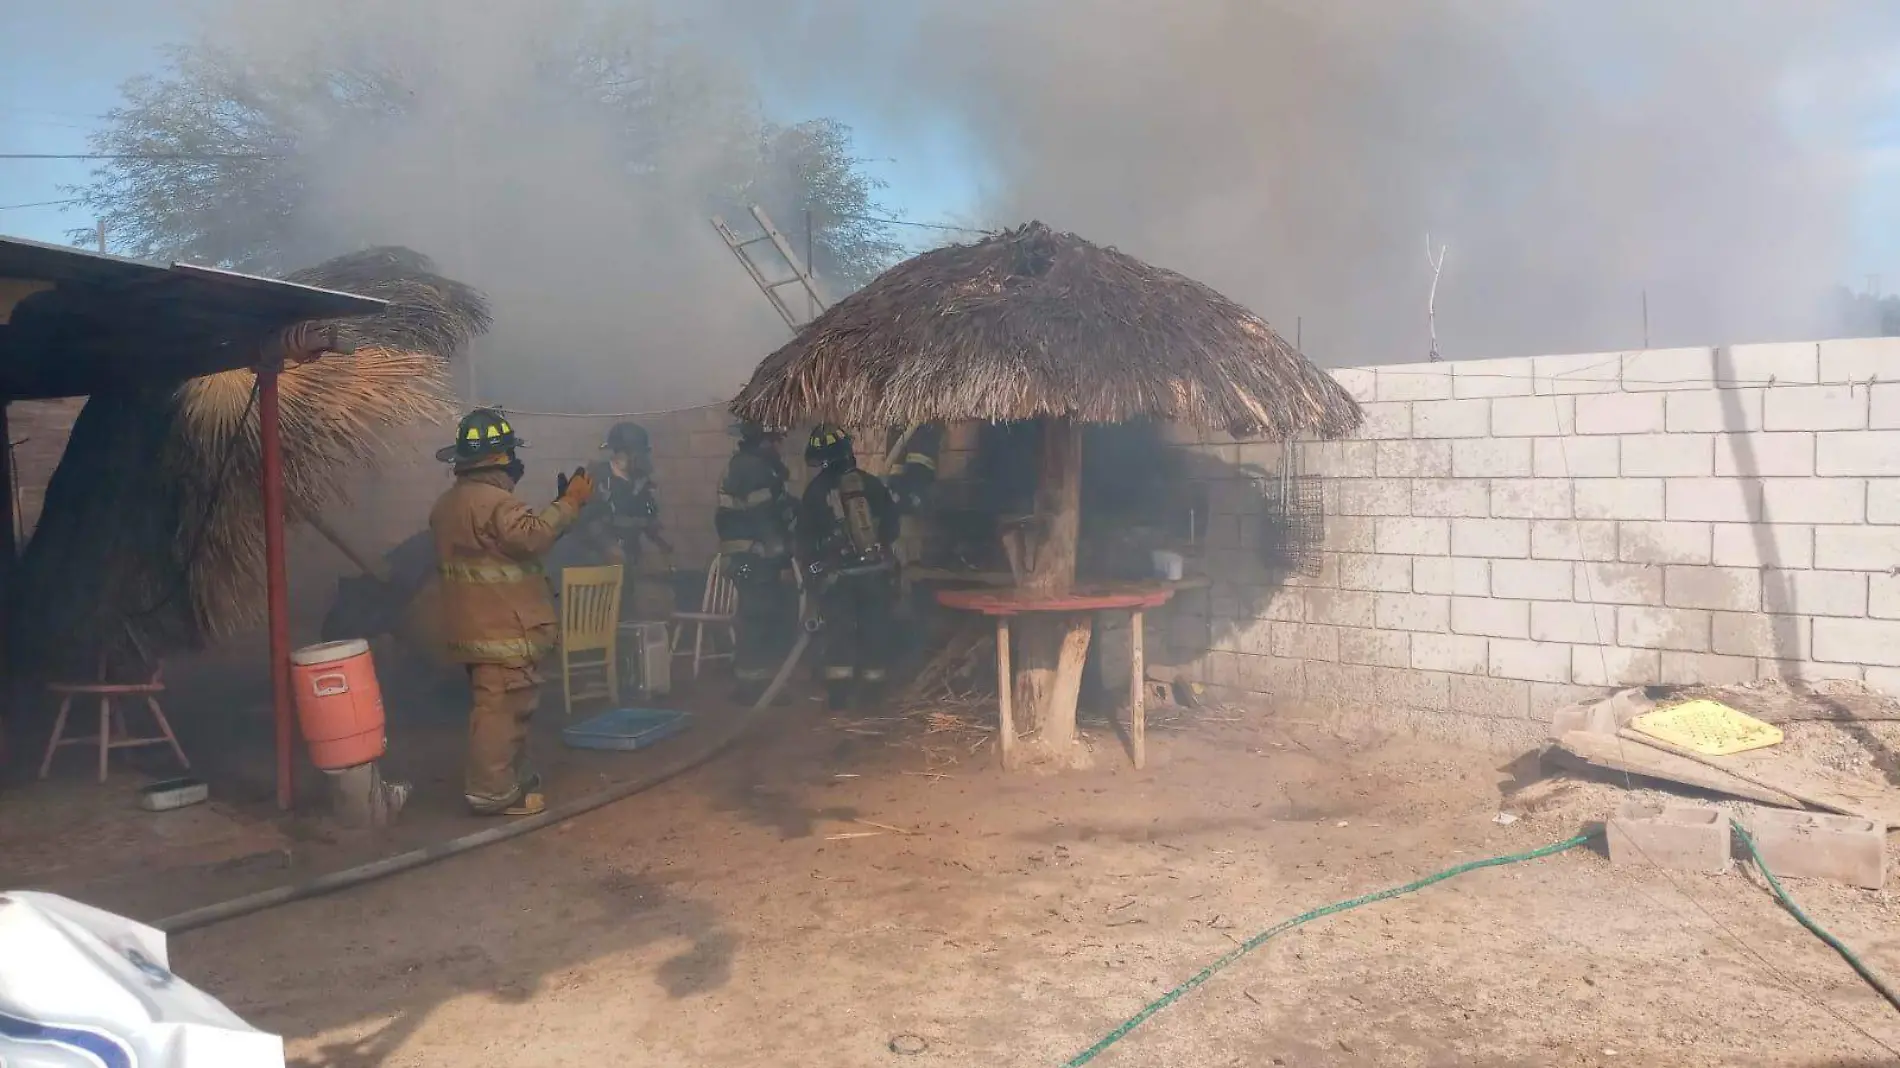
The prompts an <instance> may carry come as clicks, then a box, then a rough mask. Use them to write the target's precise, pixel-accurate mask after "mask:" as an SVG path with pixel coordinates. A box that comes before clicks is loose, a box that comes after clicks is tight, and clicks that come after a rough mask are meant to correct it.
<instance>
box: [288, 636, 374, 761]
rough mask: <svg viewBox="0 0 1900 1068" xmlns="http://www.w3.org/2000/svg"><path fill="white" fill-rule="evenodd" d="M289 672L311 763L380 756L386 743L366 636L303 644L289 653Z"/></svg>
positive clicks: (369, 758) (298, 716) (370, 758)
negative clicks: (302, 646) (319, 643)
mask: <svg viewBox="0 0 1900 1068" xmlns="http://www.w3.org/2000/svg"><path fill="white" fill-rule="evenodd" d="M290 675H291V689H292V691H293V692H294V693H295V694H296V697H297V721H298V723H299V724H300V725H301V726H302V727H303V740H304V743H305V744H306V745H308V746H309V747H310V762H311V763H312V764H315V765H316V766H317V767H318V768H320V769H322V770H324V771H335V770H340V769H343V768H354V767H357V766H358V765H362V764H368V763H370V762H371V761H374V760H377V759H380V758H381V757H382V755H383V753H384V751H385V750H387V749H388V747H389V745H388V737H387V736H386V735H385V734H384V732H383V691H382V687H381V686H379V685H378V684H377V682H376V664H375V662H374V661H373V660H372V659H371V658H370V652H369V643H368V642H366V641H364V640H362V639H361V638H354V639H351V640H349V641H341V642H324V643H323V644H321V645H308V646H305V647H304V648H302V649H299V650H297V651H296V652H294V653H292V654H290Z"/></svg>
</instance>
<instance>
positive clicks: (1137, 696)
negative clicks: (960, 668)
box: [937, 582, 1181, 768]
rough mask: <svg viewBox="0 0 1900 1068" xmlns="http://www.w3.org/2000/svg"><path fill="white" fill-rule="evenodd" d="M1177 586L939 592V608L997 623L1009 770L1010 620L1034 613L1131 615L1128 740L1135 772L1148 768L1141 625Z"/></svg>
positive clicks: (1012, 740) (1000, 706)
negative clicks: (1049, 590)
mask: <svg viewBox="0 0 1900 1068" xmlns="http://www.w3.org/2000/svg"><path fill="white" fill-rule="evenodd" d="M1180 585H1181V584H1180V583H1176V582H1118V583H1099V584H1082V585H1078V586H1074V587H1071V588H1070V589H1069V590H1067V591H1066V592H1063V593H1049V592H1044V591H1040V590H1030V589H1023V588H1021V587H1009V588H1007V589H994V588H977V589H960V590H938V591H937V603H938V604H941V605H943V606H944V607H945V608H953V609H956V610H958V611H961V612H976V613H979V614H981V615H985V616H991V617H994V618H995V620H996V712H997V730H998V735H999V737H1000V739H1001V744H1000V745H999V746H998V747H997V748H998V754H999V755H1000V756H1001V758H1002V761H1003V766H1004V767H1009V766H1010V751H1011V750H1012V749H1013V748H1014V747H1015V744H1016V724H1015V719H1014V716H1013V714H1012V711H1011V709H1010V698H1011V693H1010V691H1011V689H1012V686H1013V683H1014V681H1015V680H1014V678H1013V676H1012V675H1011V672H1010V669H1009V621H1010V617H1012V616H1019V615H1027V614H1030V613H1034V612H1113V611H1126V612H1127V613H1128V614H1129V631H1128V635H1129V637H1128V643H1129V657H1128V716H1129V723H1128V740H1129V744H1130V747H1131V748H1132V749H1133V750H1134V760H1135V767H1137V768H1140V767H1144V766H1146V765H1147V763H1148V738H1147V733H1148V722H1147V700H1146V698H1147V694H1146V687H1145V686H1144V685H1143V683H1144V678H1145V676H1146V674H1147V669H1146V667H1145V665H1144V664H1143V662H1142V659H1143V658H1142V629H1141V626H1142V621H1141V616H1142V613H1143V612H1144V611H1146V610H1147V609H1150V608H1158V607H1160V606H1161V605H1164V604H1166V603H1168V599H1169V598H1170V597H1173V596H1174V591H1175V590H1177V589H1179V588H1180Z"/></svg>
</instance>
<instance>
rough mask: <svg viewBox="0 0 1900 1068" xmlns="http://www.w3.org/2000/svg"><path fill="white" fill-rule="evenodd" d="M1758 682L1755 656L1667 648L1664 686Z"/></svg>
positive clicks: (1663, 660) (1663, 676) (1663, 674)
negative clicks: (1685, 651) (1756, 680)
mask: <svg viewBox="0 0 1900 1068" xmlns="http://www.w3.org/2000/svg"><path fill="white" fill-rule="evenodd" d="M1753 681H1755V659H1754V658H1753V657H1748V656H1717V655H1715V654H1714V653H1678V652H1671V651H1668V650H1664V651H1663V654H1662V684H1663V685H1664V686H1732V685H1735V684H1737V683H1743V682H1753Z"/></svg>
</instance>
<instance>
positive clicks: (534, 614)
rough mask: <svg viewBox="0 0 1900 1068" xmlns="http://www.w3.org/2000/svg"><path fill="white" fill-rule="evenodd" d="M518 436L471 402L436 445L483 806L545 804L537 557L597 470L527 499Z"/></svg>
mask: <svg viewBox="0 0 1900 1068" xmlns="http://www.w3.org/2000/svg"><path fill="white" fill-rule="evenodd" d="M522 445H523V442H522V441H521V439H520V438H519V437H517V436H516V435H515V430H514V427H512V426H510V425H509V423H508V417H507V416H506V415H504V414H503V413H502V412H500V411H498V410H496V409H493V408H477V409H476V410H474V411H472V412H470V413H469V414H468V415H467V416H466V417H464V418H463V419H462V421H461V423H460V424H459V425H458V426H457V427H456V430H455V444H453V445H450V446H448V447H447V448H444V449H442V450H440V451H439V452H437V453H436V459H438V460H441V461H443V462H444V463H452V464H454V465H455V484H454V485H452V486H450V487H449V489H448V492H446V493H444V494H443V495H442V496H441V498H440V499H439V500H437V501H436V502H435V508H434V510H433V511H431V512H430V513H429V530H430V532H431V533H432V534H433V535H434V537H435V552H436V561H437V563H436V566H437V568H438V570H439V572H440V574H441V578H442V624H443V631H444V637H445V639H446V641H447V645H448V652H449V655H450V656H451V657H452V658H453V659H455V660H457V661H459V662H461V663H462V664H464V665H466V667H467V670H468V681H469V687H470V689H471V690H473V692H474V701H473V707H472V708H471V710H470V712H469V720H468V764H467V769H466V775H465V778H464V781H463V787H462V793H463V796H464V798H465V799H466V800H467V802H468V806H469V808H470V809H472V810H474V811H475V812H476V813H477V814H479V815H509V816H531V815H534V814H535V813H537V812H540V811H542V809H544V808H545V807H546V805H547V802H546V799H545V798H544V797H543V796H542V793H541V789H540V787H541V779H540V776H538V775H536V774H534V772H533V771H531V770H530V769H529V766H528V763H527V740H528V721H529V719H530V718H531V717H532V716H533V715H534V710H535V705H536V703H537V701H538V699H539V694H538V693H537V691H536V687H537V686H539V685H540V682H541V676H540V674H539V673H538V672H537V671H536V670H535V667H536V663H537V662H538V661H539V660H540V659H541V658H542V657H543V656H544V655H546V654H547V653H548V651H549V650H551V649H552V648H553V647H554V643H555V638H556V636H557V627H556V624H555V615H554V598H553V591H552V589H551V588H550V587H549V585H548V580H547V576H546V574H545V572H544V571H543V569H542V566H541V558H542V556H543V555H544V554H545V553H546V552H547V551H548V550H549V549H550V548H552V547H553V545H554V542H555V540H556V539H557V538H559V537H560V536H561V534H562V532H563V531H565V530H566V529H567V528H568V527H569V526H570V525H571V524H572V523H573V522H574V521H575V519H576V518H577V517H578V516H579V515H580V512H581V509H582V508H583V507H585V506H586V504H587V502H588V500H589V499H590V498H591V497H592V496H593V494H594V483H593V479H592V478H590V477H589V476H588V474H587V472H586V471H585V470H579V469H577V470H576V471H575V472H574V475H573V477H572V478H569V477H567V476H565V475H563V476H561V477H560V479H559V480H558V481H559V483H560V488H559V495H558V497H557V498H556V499H555V501H554V503H553V504H551V505H549V506H548V507H546V508H544V509H542V510H541V511H539V512H535V511H532V510H530V509H529V508H528V506H527V504H526V503H524V502H523V501H522V500H521V498H519V497H517V496H515V493H514V490H515V486H516V485H518V484H519V483H520V481H521V474H522V470H523V468H522V463H521V460H520V459H519V457H517V456H516V454H515V450H517V449H519V448H521V447H522Z"/></svg>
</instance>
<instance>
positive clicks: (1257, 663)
mask: <svg viewBox="0 0 1900 1068" xmlns="http://www.w3.org/2000/svg"><path fill="white" fill-rule="evenodd" d="M1306 663H1307V661H1302V660H1291V659H1287V658H1285V657H1278V656H1246V655H1239V656H1236V657H1235V658H1234V666H1235V668H1236V671H1237V673H1238V676H1239V684H1240V688H1241V689H1243V690H1246V691H1248V692H1249V693H1265V694H1272V695H1273V696H1275V697H1299V696H1301V694H1302V693H1303V691H1304V687H1303V685H1302V680H1303V678H1304V672H1303V671H1302V667H1303V665H1304V664H1306Z"/></svg>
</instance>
